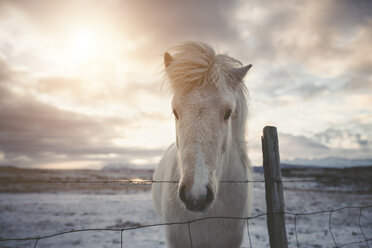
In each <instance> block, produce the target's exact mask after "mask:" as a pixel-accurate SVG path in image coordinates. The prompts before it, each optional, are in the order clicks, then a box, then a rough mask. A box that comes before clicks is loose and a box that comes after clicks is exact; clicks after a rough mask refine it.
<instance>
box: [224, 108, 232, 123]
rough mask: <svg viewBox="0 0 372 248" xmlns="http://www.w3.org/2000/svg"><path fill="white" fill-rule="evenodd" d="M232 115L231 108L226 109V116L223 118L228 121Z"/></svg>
mask: <svg viewBox="0 0 372 248" xmlns="http://www.w3.org/2000/svg"><path fill="white" fill-rule="evenodd" d="M230 115H231V109H229V110H227V111H226V113H225V116H224V117H223V119H224V120H225V121H226V120H227V119H229V118H230Z"/></svg>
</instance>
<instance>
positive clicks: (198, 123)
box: [152, 42, 253, 248]
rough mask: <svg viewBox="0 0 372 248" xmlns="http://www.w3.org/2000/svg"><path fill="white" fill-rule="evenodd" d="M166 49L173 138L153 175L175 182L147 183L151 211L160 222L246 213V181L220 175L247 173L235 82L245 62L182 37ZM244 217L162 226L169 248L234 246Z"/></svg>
mask: <svg viewBox="0 0 372 248" xmlns="http://www.w3.org/2000/svg"><path fill="white" fill-rule="evenodd" d="M173 52H174V54H173V56H171V55H170V54H169V53H165V54H164V64H165V73H166V76H167V77H168V79H169V82H170V86H171V89H172V91H173V93H174V95H173V100H172V108H173V113H174V117H175V125H176V142H175V143H174V144H172V145H171V146H170V147H169V148H168V149H167V150H166V152H165V154H164V156H163V157H162V159H161V161H160V163H159V165H158V166H157V168H156V170H155V173H154V177H153V179H154V180H156V181H168V180H169V181H176V182H178V183H154V184H153V186H152V195H153V201H154V204H155V209H156V212H157V214H158V215H159V216H160V218H161V219H162V221H163V222H166V223H170V222H184V221H191V220H196V219H200V218H205V217H239V218H241V217H243V218H244V217H248V216H249V215H250V213H251V208H252V200H253V196H252V186H251V184H250V183H231V182H226V181H246V180H251V179H252V170H251V167H250V163H249V160H248V156H247V149H246V143H245V138H244V136H245V128H246V118H247V103H246V94H245V93H246V87H245V86H244V83H243V82H242V80H243V78H244V76H245V75H246V73H247V71H248V70H249V69H250V68H251V66H252V65H247V66H244V67H242V65H241V63H240V62H239V61H237V60H235V59H233V58H231V57H229V56H227V55H223V54H218V55H216V54H215V52H214V50H213V49H212V48H211V47H210V46H208V45H206V44H203V43H199V42H187V43H184V44H182V45H180V46H177V47H175V48H173ZM224 181H225V182H224ZM245 223H246V221H245V220H239V219H224V218H208V219H206V220H199V221H196V222H192V223H190V224H189V225H188V224H179V225H171V226H166V235H167V241H168V244H169V246H170V247H172V248H182V247H187V248H190V247H193V248H208V247H213V248H220V247H221V248H222V247H223V248H237V247H240V245H241V242H242V238H243V232H244V227H245ZM189 228H190V234H189ZM189 235H191V239H192V241H190V237H189ZM191 242H192V243H191Z"/></svg>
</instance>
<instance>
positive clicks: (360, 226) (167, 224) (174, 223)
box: [0, 204, 372, 248]
mask: <svg viewBox="0 0 372 248" xmlns="http://www.w3.org/2000/svg"><path fill="white" fill-rule="evenodd" d="M367 208H372V204H371V205H364V206H346V207H341V208H335V209H328V210H319V211H314V212H302V213H294V212H288V211H285V212H277V213H274V214H284V215H292V216H294V230H295V237H296V245H297V247H298V248H299V247H300V244H299V241H298V231H297V217H298V216H309V215H316V214H324V213H329V221H328V230H329V231H330V233H331V237H332V240H333V244H334V247H335V248H341V247H346V246H349V245H353V244H361V243H365V244H366V245H367V247H368V248H369V244H368V242H369V241H372V237H367V236H366V234H365V232H364V230H363V228H362V225H361V216H362V211H363V209H367ZM345 209H359V218H358V227H359V230H360V233H361V235H362V236H363V238H364V240H358V241H353V242H348V243H344V244H340V243H338V242H337V241H336V238H335V236H334V234H333V232H332V213H334V212H340V211H342V210H345ZM263 216H267V213H260V214H257V215H254V216H250V217H236V216H212V217H204V218H198V219H193V220H188V221H179V222H168V223H155V224H147V225H139V226H132V227H124V228H85V229H75V230H69V231H63V232H57V233H53V234H50V235H44V236H36V237H25V238H5V239H3V238H0V242H6V241H8V242H9V241H32V240H34V241H35V243H34V248H36V247H37V244H38V242H39V240H43V239H48V238H52V237H56V236H61V235H66V234H71V233H80V232H100V231H108V232H120V245H121V247H123V245H124V241H123V232H125V231H129V230H135V229H143V228H149V227H159V226H172V225H187V228H188V236H189V239H190V247H191V248H193V241H192V233H191V224H192V223H195V222H200V221H205V220H217V219H229V220H245V221H246V222H247V236H248V240H249V245H250V247H251V248H253V246H252V241H251V235H250V231H249V220H252V219H256V218H260V217H263Z"/></svg>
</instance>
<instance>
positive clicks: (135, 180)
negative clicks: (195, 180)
mask: <svg viewBox="0 0 372 248" xmlns="http://www.w3.org/2000/svg"><path fill="white" fill-rule="evenodd" d="M332 180H333V179H332V178H317V179H293V180H275V181H274V182H282V183H299V182H323V181H324V182H326V181H332ZM219 182H220V183H265V180H263V179H260V180H221V181H219ZM1 183H13V184H18V183H52V184H54V183H55V184H57V183H77V184H79V183H82V184H83V183H86V184H133V185H151V184H156V183H160V184H161V183H174V184H177V183H179V181H178V180H153V179H142V178H131V179H104V180H91V179H73V180H64V179H63V180H58V179H56V180H54V179H45V180H43V179H26V180H24V179H21V180H12V179H4V178H2V179H0V184H1Z"/></svg>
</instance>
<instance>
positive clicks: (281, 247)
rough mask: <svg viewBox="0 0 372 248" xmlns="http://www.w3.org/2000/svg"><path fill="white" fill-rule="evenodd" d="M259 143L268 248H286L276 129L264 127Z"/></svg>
mask: <svg viewBox="0 0 372 248" xmlns="http://www.w3.org/2000/svg"><path fill="white" fill-rule="evenodd" d="M261 141H262V154H263V167H264V174H265V189H266V208H267V227H268V230H269V236H270V247H271V248H288V243H287V232H286V228H285V216H284V199H283V184H282V176H281V173H280V165H279V163H280V158H279V142H278V134H277V131H276V127H270V126H266V127H265V128H264V129H263V136H262V137H261Z"/></svg>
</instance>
